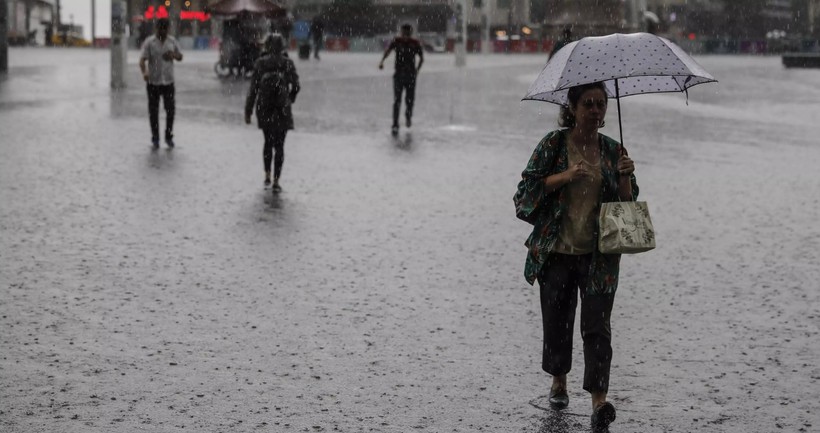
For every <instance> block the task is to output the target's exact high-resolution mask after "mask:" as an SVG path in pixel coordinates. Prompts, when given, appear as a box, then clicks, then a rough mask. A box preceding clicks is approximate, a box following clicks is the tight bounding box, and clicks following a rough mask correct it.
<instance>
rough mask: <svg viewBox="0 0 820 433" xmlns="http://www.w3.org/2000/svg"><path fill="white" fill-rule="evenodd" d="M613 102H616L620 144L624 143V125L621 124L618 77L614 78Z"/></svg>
mask: <svg viewBox="0 0 820 433" xmlns="http://www.w3.org/2000/svg"><path fill="white" fill-rule="evenodd" d="M615 103H616V104H618V131H619V132H620V135H621V146H622V147H623V145H624V126H623V124H621V93H620V90H619V89H618V79H617V78H616V79H615Z"/></svg>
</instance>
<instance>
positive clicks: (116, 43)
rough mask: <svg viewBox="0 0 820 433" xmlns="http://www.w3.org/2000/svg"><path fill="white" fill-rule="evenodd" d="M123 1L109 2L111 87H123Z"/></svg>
mask: <svg viewBox="0 0 820 433" xmlns="http://www.w3.org/2000/svg"><path fill="white" fill-rule="evenodd" d="M126 13H127V12H126V10H125V2H124V1H122V0H113V1H112V2H111V88H112V89H123V88H125V56H126V44H127V42H126V40H125V19H126Z"/></svg>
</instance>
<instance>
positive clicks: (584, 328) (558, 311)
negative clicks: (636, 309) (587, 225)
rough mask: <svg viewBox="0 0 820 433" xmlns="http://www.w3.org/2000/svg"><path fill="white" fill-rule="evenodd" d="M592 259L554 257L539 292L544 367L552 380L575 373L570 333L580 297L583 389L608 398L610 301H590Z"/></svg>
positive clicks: (606, 298) (592, 297)
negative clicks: (599, 393) (588, 289)
mask: <svg viewBox="0 0 820 433" xmlns="http://www.w3.org/2000/svg"><path fill="white" fill-rule="evenodd" d="M591 258H592V255H591V254H585V255H581V256H572V255H566V254H550V256H549V257H548V258H547V263H546V264H545V265H544V268H543V270H542V271H541V274H540V275H539V276H538V284H539V286H541V317H542V319H543V323H544V349H543V352H542V361H541V367H542V368H543V369H544V371H546V372H547V373H549V374H551V375H553V376H560V375H563V374H567V373H568V372H569V370H570V368H571V367H572V333H573V326H574V324H575V307H576V305H577V303H578V292H579V289H580V293H581V338H582V339H583V340H584V389H585V390H587V391H589V392H606V391H607V390H608V389H609V368H610V364H611V363H612V345H611V341H612V331H611V328H610V323H609V322H610V317H611V314H612V304H613V301H614V297H615V296H614V294H612V295H590V294H587V293H586V292H587V291H586V288H587V287H588V285H589V264H590V260H591Z"/></svg>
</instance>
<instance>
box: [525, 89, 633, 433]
mask: <svg viewBox="0 0 820 433" xmlns="http://www.w3.org/2000/svg"><path fill="white" fill-rule="evenodd" d="M606 108H607V94H606V90H605V88H604V85H603V84H602V83H594V84H588V85H584V86H576V87H572V88H570V89H569V95H568V103H567V105H566V106H564V107H561V115H560V119H559V125H561V126H563V127H565V129H560V130H556V131H552V132H550V133H548V134H547V135H546V136H545V137H544V138H543V139H542V140H541V142H540V143H538V146H537V147H536V148H535V151H534V152H533V154H532V157H531V158H530V161H529V163H528V164H527V168H526V169H525V170H524V172H523V173H522V175H521V177H522V180H521V182H520V183H519V184H518V190H517V192H516V194H515V197H514V202H515V210H516V216H518V218H521V219H523V220H524V221H527V222H529V223H530V224H533V230H532V234H530V236H529V238H528V239H527V242H526V243H525V245H526V246H527V248H528V250H529V253H528V254H527V261H526V264H525V266H524V276H525V278H526V280H527V282H529V283H530V284H532V283H533V282H535V281H536V280H537V281H538V285H539V286H540V296H541V316H542V321H543V332H544V341H543V345H542V349H543V353H542V355H543V356H542V361H541V368H542V369H543V370H544V371H546V372H547V373H549V374H551V375H552V386H551V387H550V391H549V402H550V405H551V406H552V407H553V408H556V409H563V408H565V407H566V406H567V405H568V404H569V396H568V393H567V373H569V371H570V367H571V366H572V334H573V326H574V325H573V323H574V320H575V310H576V305H577V302H578V293H579V291H580V296H581V337H582V338H583V340H584V382H583V387H584V389H585V390H586V391H588V392H589V393H590V394H591V396H592V425H593V427H595V428H600V427H605V426H607V425H609V423H610V422H612V421H613V420H614V419H615V407H614V406H612V404H611V403H608V402H607V400H606V396H607V392H608V390H609V371H610V364H611V362H612V345H611V340H612V332H611V327H610V317H611V314H612V305H613V301H614V299H615V291H616V289H617V288H618V272H619V263H620V259H621V256H620V255H615V254H602V253H601V252H600V251H598V246H597V238H596V234H597V232H598V222H597V221H598V210H599V209H600V207H601V203H602V202H612V201H632V200H635V199H636V198H637V196H638V185H637V183H636V181H635V175H634V171H635V165H634V163H633V162H632V160H631V159H630V158H629V157H628V156H627V154H626V150H625V149H624V148H623V146H622V145H621V144H620V143H618V142H617V141H615V140H613V139H611V138H609V137H607V136H605V135H602V134H600V133H598V128H600V127H601V126H603V124H604V117H605V115H606Z"/></svg>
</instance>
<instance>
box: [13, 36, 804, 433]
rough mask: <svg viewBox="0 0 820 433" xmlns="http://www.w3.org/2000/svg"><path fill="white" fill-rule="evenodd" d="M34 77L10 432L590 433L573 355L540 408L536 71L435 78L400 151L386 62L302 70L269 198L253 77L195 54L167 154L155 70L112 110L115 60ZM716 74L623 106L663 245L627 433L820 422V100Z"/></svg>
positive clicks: (621, 379) (622, 348)
mask: <svg viewBox="0 0 820 433" xmlns="http://www.w3.org/2000/svg"><path fill="white" fill-rule="evenodd" d="M42 53H43V55H48V53H46V52H42ZM129 54H130V53H129ZM21 55H32V56H33V57H34V58H33V59H31V60H30V62H29V63H30V64H29V65H28V66H15V58H17V59H19V58H20V57H18V56H21ZM82 55H86V54H85V53H83V54H82ZM38 56H39V55H38V54H31V53H25V54H21V53H20V52H19V51H17V50H12V51H11V53H10V58H11V70H10V75H9V77H8V78H6V79H5V80H3V81H0V131H2V136H3V138H2V140H0V149H1V150H2V153H3V158H2V159H0V203H3V205H2V206H0V227H2V234H3V235H2V240H0V299H2V300H3V302H2V303H1V304H0V327H2V329H3V337H2V339H0V342H1V343H0V353H2V356H0V389H1V391H0V430H2V431H4V432H13V433H16V432H38V431H39V432H50V431H61V432H111V431H121V432H133V431H158V432H159V431H161V432H182V431H207V432H222V431H236V432H245V431H248V432H250V431H260V432H262V431H264V432H288V431H293V432H297V431H343V432H358V431H361V432H364V431H379V432H408V431H424V432H445V431H449V432H477V431H485V432H521V431H527V432H536V431H538V432H585V431H588V428H587V425H588V422H589V419H588V415H589V403H588V400H587V396H586V395H585V393H584V392H583V391H582V390H581V389H580V381H581V377H580V376H581V374H582V371H583V368H582V367H583V358H582V356H581V352H580V349H581V345H580V338H577V341H576V355H575V359H574V368H573V371H572V372H571V373H570V398H571V405H570V408H569V409H568V411H567V412H566V413H564V414H560V415H556V414H554V413H552V412H551V411H549V410H546V411H545V410H542V409H539V407H545V406H546V405H545V395H546V393H547V386H548V383H549V382H548V378H547V377H546V374H545V373H543V372H541V371H540V367H539V365H540V344H541V343H540V334H541V331H540V326H541V321H540V311H539V307H538V292H537V289H535V288H532V287H529V286H528V285H527V284H526V283H525V282H524V280H523V276H522V269H523V260H524V255H525V249H524V247H523V242H524V239H525V238H526V236H527V234H528V230H529V227H528V226H527V225H526V224H525V223H523V222H521V221H518V220H516V219H515V217H514V210H513V206H512V200H511V197H512V194H513V192H514V189H515V185H516V183H517V181H518V178H519V175H520V172H521V170H522V169H523V168H524V166H525V164H526V161H527V159H528V158H529V156H530V152H531V151H532V148H533V147H534V146H535V144H536V143H537V141H538V140H539V139H540V137H541V135H542V134H543V133H544V132H545V131H547V130H549V129H552V128H554V125H555V120H554V119H555V114H556V113H557V109H555V107H552V106H546V105H535V104H532V103H525V104H519V102H518V99H519V98H520V97H521V95H523V93H524V91H525V90H526V87H527V85H528V84H529V83H528V82H527V80H529V79H531V78H534V77H535V75H536V74H537V73H538V70H539V62H541V61H542V60H541V59H540V58H536V57H527V56H514V58H510V60H509V62H513V61H514V62H516V63H514V64H510V63H507V62H508V60H507V59H506V58H501V57H499V56H495V57H490V58H489V59H484V60H480V58H479V57H475V58H474V57H472V56H471V57H469V58H468V63H469V64H471V65H472V64H475V66H471V68H470V69H468V71H467V72H466V73H465V72H463V71H459V70H456V69H455V68H454V67H452V66H451V63H450V62H449V61H450V60H452V59H451V58H450V59H448V58H443V57H442V58H432V59H428V60H429V64H428V63H425V67H424V69H423V70H422V74H426V75H423V76H422V77H421V78H420V83H419V93H418V95H419V96H418V106H417V108H418V112H417V116H416V118H415V119H414V120H415V122H414V125H415V126H414V130H413V132H412V134H410V135H408V134H406V132H405V131H404V130H403V131H402V134H401V135H400V137H399V140H393V139H392V138H391V137H390V136H389V131H388V128H387V127H389V118H388V117H389V109H390V103H391V95H390V75H389V73H386V72H382V73H380V72H379V71H378V70H377V69H376V65H377V64H378V59H379V56H378V55H342V54H334V53H328V54H327V55H323V59H322V61H321V62H320V63H316V62H313V63H310V62H297V63H296V65H297V68H299V72H300V75H301V76H302V78H303V87H304V91H303V93H302V94H300V96H299V99H298V100H297V104H296V106H295V110H296V112H295V116H296V122H297V130H296V131H293V132H292V133H291V134H290V135H289V136H288V140H287V144H286V152H287V154H286V158H285V168H284V173H283V178H282V185H283V187H284V192H283V193H282V194H281V195H280V196H279V197H278V198H274V197H273V196H272V195H271V194H270V192H268V191H264V190H263V189H262V168H261V161H260V159H261V158H260V153H261V147H262V146H261V144H262V136H261V133H260V132H259V130H258V129H256V127H255V126H246V125H244V123H243V122H242V121H241V113H242V104H243V101H244V91H245V89H246V86H247V83H246V82H244V81H228V82H223V81H219V80H216V79H215V77H214V75H213V71H212V70H210V69H209V68H210V66H211V65H209V63H208V62H207V59H206V58H204V57H203V58H199V57H196V56H193V55H192V56H189V57H186V59H185V61H184V62H183V63H181V64H179V65H178V69H177V77H178V78H177V81H178V82H179V84H178V94H179V109H178V113H177V122H176V125H177V127H176V135H177V142H178V148H177V149H175V150H173V151H172V152H168V151H166V150H164V149H163V150H161V151H159V152H156V153H152V152H151V151H150V149H149V141H148V138H149V134H148V125H147V120H146V118H145V117H146V116H145V113H144V111H145V100H144V95H143V91H142V89H141V87H140V85H139V81H138V80H136V81H135V78H139V77H138V76H137V73H136V70H134V71H133V73H132V74H131V75H129V83H136V84H135V85H132V86H130V87H129V88H128V89H127V90H126V92H125V93H124V97H122V96H121V97H111V96H109V92H108V90H107V80H108V75H107V63H106V60H107V58H106V57H105V56H104V55H102V56H100V55H99V54H93V53H92V54H91V55H89V57H87V58H85V59H86V60H84V63H83V62H80V64H79V65H74V66H71V65H53V66H49V67H46V66H43V65H44V64H46V63H48V60H47V59H41V58H39V57H38ZM430 57H432V56H430ZM699 60H702V63H703V65H704V66H705V67H706V68H707V69H708V70H710V71H711V72H712V73H713V74H714V75H715V76H717V77H718V79H720V80H721V83H720V84H718V85H716V86H715V87H711V88H710V87H708V86H701V87H699V88H695V89H693V90H692V91H691V92H690V100H689V106H686V105H685V102H684V101H685V100H684V97H683V95H655V96H646V97H643V96H638V97H634V98H626V99H625V100H624V101H622V107H623V109H624V116H625V117H624V128H625V138H626V142H627V147H628V149H629V151H630V154H631V155H632V157H633V158H634V159H635V160H636V166H637V175H638V180H639V183H640V185H641V187H642V189H641V199H645V200H647V201H648V202H649V203H650V207H651V209H652V213H653V220H654V223H655V226H656V229H657V231H658V245H659V248H658V249H657V250H655V251H653V252H651V253H647V254H644V255H640V256H634V257H625V258H624V260H623V265H622V277H621V278H622V283H621V288H620V289H619V293H618V296H617V298H616V306H615V311H614V314H613V316H614V317H613V335H614V342H613V344H614V350H615V359H614V363H613V372H612V377H613V379H612V384H611V388H612V389H611V394H610V397H611V400H612V401H613V402H614V404H615V406H616V407H617V408H618V419H617V421H616V422H615V423H614V424H613V426H612V428H611V430H610V431H611V432H613V433H621V432H636V433H637V432H641V433H643V432H693V431H697V432H731V431H743V432H759V433H764V432H765V433H768V432H771V431H779V430H783V431H806V432H808V431H813V430H815V429H817V427H818V426H820V417H819V416H818V415H817V413H816V411H815V406H816V401H818V398H820V391H818V390H819V389H820V388H819V387H818V381H820V369H819V368H818V367H817V364H816V362H815V360H816V359H817V358H818V356H820V348H819V347H818V346H817V344H816V340H817V336H818V331H820V329H818V326H819V325H818V323H819V322H818V320H817V318H818V317H820V304H818V296H820V294H818V293H820V292H818V290H817V288H818V287H817V281H818V280H820V270H819V269H818V267H817V266H816V264H817V263H818V262H820V253H818V251H820V248H818V247H820V229H818V228H817V225H816V217H817V215H818V214H820V201H818V200H816V199H814V197H817V191H818V190H820V179H818V177H817V176H816V174H814V168H815V167H814V166H815V165H816V161H818V160H820V159H818V157H820V147H818V146H817V143H816V140H815V138H814V137H817V136H819V135H820V126H818V125H817V124H816V122H815V121H814V120H812V117H811V116H810V115H808V114H806V113H811V112H817V110H816V109H817V108H818V103H817V101H818V100H820V95H818V93H820V91H818V90H817V89H820V82H818V79H817V78H816V77H814V76H812V75H809V74H801V73H802V72H804V71H783V70H781V69H779V65H778V64H777V63H778V59H768V58H753V59H751V58H749V59H746V58H740V59H738V58H736V57H707V58H703V59H699ZM132 66H134V65H132ZM428 67H429V69H427V68H428ZM134 68H135V66H134ZM784 74H785V75H788V78H789V79H790V80H791V81H790V82H792V83H794V82H797V83H800V84H799V85H798V84H789V81H788V80H781V78H782V77H781V75H784ZM812 110H814V111H812ZM616 114H617V113H616V112H615V108H614V104H613V106H611V107H610V113H609V115H608V119H607V120H608V122H607V123H608V126H607V128H606V131H605V132H606V133H607V134H610V135H611V136H614V137H617V134H618V133H617V117H616ZM774 114H777V115H776V116H775V115H774ZM576 326H577V324H576ZM577 335H578V334H577V333H576V336H577Z"/></svg>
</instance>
